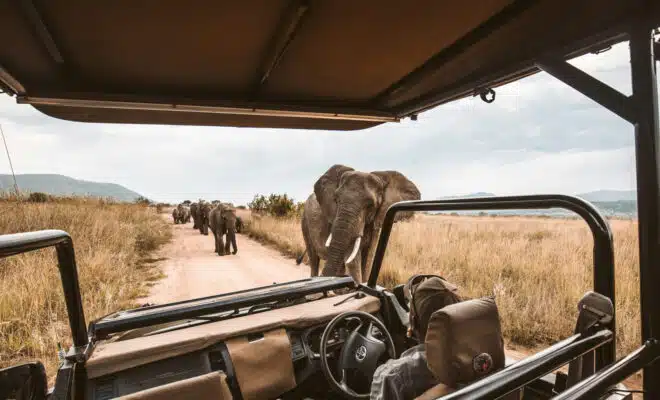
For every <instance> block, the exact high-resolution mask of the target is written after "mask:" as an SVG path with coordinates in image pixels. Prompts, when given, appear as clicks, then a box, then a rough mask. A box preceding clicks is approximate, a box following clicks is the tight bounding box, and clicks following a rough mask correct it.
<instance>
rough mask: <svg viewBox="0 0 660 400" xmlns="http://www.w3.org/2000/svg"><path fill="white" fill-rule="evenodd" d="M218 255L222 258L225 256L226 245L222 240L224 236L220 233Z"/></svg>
mask: <svg viewBox="0 0 660 400" xmlns="http://www.w3.org/2000/svg"><path fill="white" fill-rule="evenodd" d="M218 254H219V255H221V256H224V255H225V244H224V241H223V240H222V234H221V233H218Z"/></svg>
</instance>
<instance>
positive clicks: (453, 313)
mask: <svg viewBox="0 0 660 400" xmlns="http://www.w3.org/2000/svg"><path fill="white" fill-rule="evenodd" d="M425 343H426V357H427V362H428V366H429V369H430V370H431V372H432V373H433V375H434V376H435V377H436V378H437V379H438V381H440V382H442V383H443V384H445V385H447V386H450V387H458V386H459V385H460V384H469V383H472V382H474V381H475V380H477V379H479V378H481V377H483V376H485V375H487V374H489V373H491V372H493V371H497V370H499V369H501V368H504V360H505V358H504V340H503V338H502V328H501V325H500V318H499V313H498V311H497V305H496V304H495V300H494V299H493V298H490V297H487V298H481V299H473V300H467V301H464V302H461V303H456V304H451V305H449V306H447V307H444V308H442V309H440V310H438V311H436V312H434V313H433V315H432V316H431V319H430V321H429V326H428V330H427V333H426V340H425Z"/></svg>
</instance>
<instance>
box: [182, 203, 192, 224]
mask: <svg viewBox="0 0 660 400" xmlns="http://www.w3.org/2000/svg"><path fill="white" fill-rule="evenodd" d="M181 219H182V221H183V223H186V224H187V223H189V222H190V208H189V207H188V206H185V205H184V206H183V216H182V217H181Z"/></svg>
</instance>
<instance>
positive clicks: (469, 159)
mask: <svg viewBox="0 0 660 400" xmlns="http://www.w3.org/2000/svg"><path fill="white" fill-rule="evenodd" d="M628 60H629V53H628V44H627V43H622V44H619V45H616V46H614V47H613V48H612V49H611V50H609V51H608V52H605V53H602V54H600V55H587V56H583V57H581V58H579V59H575V60H573V61H571V63H572V64H573V65H575V66H577V67H579V68H581V69H583V70H584V71H586V72H588V73H590V74H592V75H593V76H595V77H597V78H599V79H601V80H603V81H604V82H605V83H607V84H609V85H611V86H613V87H614V88H616V89H618V90H619V91H621V92H622V93H624V94H626V95H629V94H630V93H631V84H630V67H629V64H628ZM496 92H497V97H496V100H495V102H493V103H491V104H487V103H484V102H483V101H481V100H480V99H479V98H478V97H477V98H470V99H465V100H460V101H458V102H454V103H451V104H447V105H443V106H440V107H438V108H436V109H434V110H430V111H427V112H425V113H423V114H420V115H419V118H418V120H417V121H411V120H409V119H406V120H404V121H402V122H400V123H393V124H388V125H381V126H378V127H374V128H371V129H367V130H363V131H352V132H328V131H311V130H282V129H279V130H278V129H250V128H228V127H187V126H186V127H178V126H177V127H175V126H160V125H119V124H89V123H78V122H67V121H62V120H58V119H54V118H51V117H48V116H45V115H43V114H41V113H39V112H38V111H36V110H35V109H33V108H32V107H31V106H29V105H18V104H16V103H15V100H14V99H12V98H10V97H9V96H6V95H0V124H2V128H3V129H4V133H5V136H6V139H7V144H8V146H9V150H10V152H11V157H12V161H13V164H14V170H15V172H16V173H17V174H25V173H57V174H62V175H67V176H71V177H74V178H78V179H84V180H92V181H102V182H114V183H118V184H121V185H124V186H126V187H128V188H129V189H132V190H134V191H137V192H139V193H141V194H143V195H144V196H147V197H149V198H150V199H152V200H156V201H167V202H178V201H183V200H185V199H198V198H205V199H220V200H222V201H231V202H234V203H235V204H245V203H247V202H248V201H250V200H251V199H252V197H253V196H254V195H255V194H256V193H263V194H268V193H273V192H275V193H287V194H288V195H290V196H293V197H294V198H295V199H296V200H299V201H304V200H305V199H306V198H307V196H309V194H310V193H311V192H312V190H313V185H314V182H315V181H316V179H318V177H319V176H320V175H321V174H323V173H324V172H325V171H326V170H327V168H329V167H330V166H331V165H333V164H336V163H341V164H345V165H348V166H351V167H353V168H355V169H357V170H362V171H374V170H385V169H386V170H392V169H393V170H398V171H399V172H401V173H403V174H404V175H406V176H408V177H409V178H410V179H411V180H412V181H413V182H415V183H416V185H417V186H418V187H419V189H420V192H421V193H422V198H424V199H432V198H437V197H441V196H449V195H464V194H469V193H474V192H491V193H495V194H497V195H511V194H534V193H562V194H577V193H582V192H587V191H592V190H601V189H612V190H628V189H634V187H635V162H634V147H633V146H634V138H633V133H634V132H633V127H632V125H630V124H629V123H627V122H625V121H624V120H622V119H621V118H619V117H618V116H616V115H614V114H612V113H611V112H610V111H608V110H606V109H604V108H603V107H601V106H599V105H598V104H596V103H594V102H593V101H592V100H590V99H588V98H586V97H585V96H583V95H582V94H580V93H579V92H577V91H575V90H574V89H572V88H570V87H568V86H566V85H565V84H563V83H562V82H560V81H558V80H556V79H554V78H552V77H550V76H549V75H547V74H545V73H539V74H537V75H535V76H532V77H529V78H526V79H523V80H521V81H518V82H515V83H512V84H509V85H506V86H504V87H501V88H499V89H496ZM0 149H1V148H0ZM9 172H10V169H9V163H8V161H7V159H6V156H5V154H2V152H1V151H0V173H9Z"/></svg>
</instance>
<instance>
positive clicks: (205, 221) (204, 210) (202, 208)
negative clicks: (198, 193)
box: [197, 201, 212, 235]
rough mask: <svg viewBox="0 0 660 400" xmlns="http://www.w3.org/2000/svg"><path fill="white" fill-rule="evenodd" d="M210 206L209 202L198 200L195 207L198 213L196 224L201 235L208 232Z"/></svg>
mask: <svg viewBox="0 0 660 400" xmlns="http://www.w3.org/2000/svg"><path fill="white" fill-rule="evenodd" d="M211 208H212V207H211V204H210V203H207V202H205V201H200V202H199V205H198V207H197V213H198V215H199V220H198V221H197V226H198V228H199V233H201V234H202V235H208V234H209V214H210V212H211Z"/></svg>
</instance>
